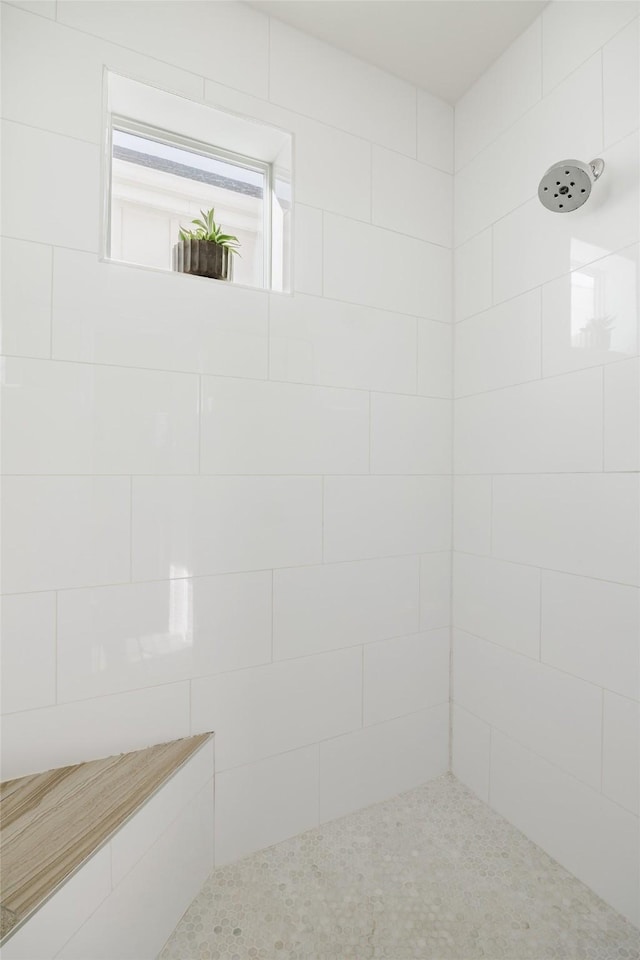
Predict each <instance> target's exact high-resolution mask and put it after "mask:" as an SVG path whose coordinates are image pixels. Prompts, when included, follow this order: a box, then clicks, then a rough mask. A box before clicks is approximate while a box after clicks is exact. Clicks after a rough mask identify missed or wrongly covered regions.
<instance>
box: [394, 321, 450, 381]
mask: <svg viewBox="0 0 640 960" xmlns="http://www.w3.org/2000/svg"><path fill="white" fill-rule="evenodd" d="M452 337H453V334H452V328H451V326H450V325H449V324H447V323H438V322H436V321H435V320H424V319H422V318H419V319H418V393H421V394H422V395H423V396H426V397H450V396H451V390H452V381H453V341H452ZM403 392H405V393H406V392H407V391H403Z"/></svg>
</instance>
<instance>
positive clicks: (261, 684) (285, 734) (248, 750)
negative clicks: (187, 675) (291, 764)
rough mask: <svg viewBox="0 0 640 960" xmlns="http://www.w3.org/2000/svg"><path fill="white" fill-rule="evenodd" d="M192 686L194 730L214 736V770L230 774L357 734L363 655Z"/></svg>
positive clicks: (303, 661)
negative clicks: (255, 763)
mask: <svg viewBox="0 0 640 960" xmlns="http://www.w3.org/2000/svg"><path fill="white" fill-rule="evenodd" d="M191 687H192V689H191V724H192V728H193V730H194V732H195V731H198V730H215V732H216V772H218V771H220V770H228V769H230V768H232V767H239V766H242V765H243V764H247V763H254V762H255V761H256V760H262V759H264V758H265V757H273V756H275V755H276V754H279V753H284V752H285V751H287V750H295V749H297V748H298V747H304V746H307V745H309V744H312V743H317V742H318V741H319V740H326V739H328V738H329V737H337V736H339V735H340V734H342V733H347V732H349V731H351V730H355V729H357V728H358V727H359V726H360V722H361V701H360V695H361V688H362V652H361V650H359V649H357V648H353V649H351V650H337V651H334V652H333V653H322V654H319V655H318V656H314V657H301V658H299V659H297V660H281V661H279V662H278V663H271V664H268V665H267V666H264V667H253V668H251V669H249V670H238V671H236V672H235V673H228V674H226V675H224V676H222V677H209V678H207V679H200V680H194V681H193V682H192V685H191Z"/></svg>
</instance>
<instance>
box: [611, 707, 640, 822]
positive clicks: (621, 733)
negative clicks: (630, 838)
mask: <svg viewBox="0 0 640 960" xmlns="http://www.w3.org/2000/svg"><path fill="white" fill-rule="evenodd" d="M603 737H604V742H603V750H602V792H603V793H604V794H605V796H607V797H609V798H610V799H611V800H615V802H616V803H619V804H620V805H621V806H623V807H626V808H627V810H630V811H631V813H635V815H636V816H638V815H639V814H640V786H639V780H640V704H639V703H638V702H637V700H627V699H625V697H619V696H617V694H615V693H609V692H608V691H607V690H605V692H604V724H603Z"/></svg>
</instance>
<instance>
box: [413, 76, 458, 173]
mask: <svg viewBox="0 0 640 960" xmlns="http://www.w3.org/2000/svg"><path fill="white" fill-rule="evenodd" d="M453 116H454V112H453V107H452V106H451V104H449V103H445V101H444V100H440V98H439V97H434V96H433V94H431V93H427V91H426V90H418V160H421V161H422V162H423V163H429V164H431V166H432V167H437V168H438V169H439V170H444V171H445V172H446V173H453Z"/></svg>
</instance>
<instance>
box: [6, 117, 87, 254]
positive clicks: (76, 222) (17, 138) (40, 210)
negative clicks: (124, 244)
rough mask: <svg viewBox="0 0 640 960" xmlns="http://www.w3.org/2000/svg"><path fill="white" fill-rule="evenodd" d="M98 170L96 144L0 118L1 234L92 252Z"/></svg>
mask: <svg viewBox="0 0 640 960" xmlns="http://www.w3.org/2000/svg"><path fill="white" fill-rule="evenodd" d="M99 171H100V151H99V148H98V147H97V146H96V145H94V144H90V143H83V142H82V141H81V140H71V139H69V138H68V137H61V136H58V135H57V134H54V133H45V132H44V131H43V130H36V129H34V128H33V127H26V126H23V125H22V124H21V123H11V122H10V121H8V120H3V121H2V180H3V183H4V184H5V186H4V189H3V193H4V205H3V218H2V219H3V223H2V230H3V233H4V234H5V235H6V236H9V237H14V238H16V239H19V240H37V241H38V242H40V243H53V244H58V245H60V246H63V247H76V248H78V249H80V250H90V251H93V252H95V251H97V249H98V241H99V235H98V211H99V209H100V182H99V181H100V177H99ZM9 185H10V186H9Z"/></svg>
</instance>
